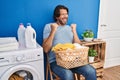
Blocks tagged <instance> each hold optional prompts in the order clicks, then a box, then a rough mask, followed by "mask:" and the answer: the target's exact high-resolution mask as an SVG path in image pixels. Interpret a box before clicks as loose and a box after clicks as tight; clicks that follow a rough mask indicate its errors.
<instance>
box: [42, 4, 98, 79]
mask: <svg viewBox="0 0 120 80" xmlns="http://www.w3.org/2000/svg"><path fill="white" fill-rule="evenodd" d="M68 13H69V11H68V8H67V7H65V6H63V5H58V6H56V8H55V10H54V16H53V17H54V20H55V23H49V24H46V26H45V28H44V31H43V39H44V40H43V49H44V52H45V53H47V54H48V56H49V62H50V66H51V69H52V71H53V72H54V73H55V74H57V75H58V76H59V77H60V79H61V80H74V76H73V73H78V74H82V75H83V76H85V78H86V80H96V71H95V69H94V68H93V67H92V66H90V65H89V64H88V65H85V66H81V67H77V68H73V69H65V68H63V67H61V66H59V65H57V64H56V58H55V54H54V53H53V52H52V51H51V48H52V47H53V46H55V45H56V44H58V43H81V41H80V40H79V38H78V35H77V32H76V24H71V26H69V25H67V20H68Z"/></svg>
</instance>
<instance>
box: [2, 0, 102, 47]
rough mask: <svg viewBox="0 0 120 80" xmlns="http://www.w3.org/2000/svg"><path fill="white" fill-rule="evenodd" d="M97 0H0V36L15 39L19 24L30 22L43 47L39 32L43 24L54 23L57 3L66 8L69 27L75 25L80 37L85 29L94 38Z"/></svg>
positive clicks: (96, 22)
mask: <svg viewBox="0 0 120 80" xmlns="http://www.w3.org/2000/svg"><path fill="white" fill-rule="evenodd" d="M99 2H100V0H0V37H6V36H12V37H14V36H15V37H17V29H18V25H19V23H21V22H22V23H24V25H25V26H26V24H27V22H30V23H31V24H32V26H33V28H34V29H35V30H36V33H37V41H38V43H39V44H40V45H41V44H42V35H43V34H42V33H43V28H44V25H45V24H46V23H49V22H53V18H52V14H53V10H54V7H55V6H56V5H57V4H63V5H66V6H67V7H68V8H69V11H70V14H69V20H68V24H71V23H76V24H77V32H78V35H79V38H82V37H81V33H82V32H83V31H84V30H85V29H92V30H93V31H94V33H95V37H96V35H97V28H98V13H99Z"/></svg>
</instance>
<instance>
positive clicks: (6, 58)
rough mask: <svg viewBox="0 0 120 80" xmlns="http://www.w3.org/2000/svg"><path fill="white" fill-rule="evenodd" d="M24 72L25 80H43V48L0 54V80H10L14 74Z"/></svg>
mask: <svg viewBox="0 0 120 80" xmlns="http://www.w3.org/2000/svg"><path fill="white" fill-rule="evenodd" d="M21 71H24V72H26V73H27V76H28V77H29V78H28V79H27V80H44V59H43V48H42V47H41V46H39V47H37V48H35V49H18V50H14V51H6V52H0V80H10V77H11V76H13V75H14V74H16V73H19V72H21Z"/></svg>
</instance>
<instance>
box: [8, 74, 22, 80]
mask: <svg viewBox="0 0 120 80" xmlns="http://www.w3.org/2000/svg"><path fill="white" fill-rule="evenodd" d="M9 80H24V78H23V77H21V76H19V75H17V74H13V75H11V76H10V78H9Z"/></svg>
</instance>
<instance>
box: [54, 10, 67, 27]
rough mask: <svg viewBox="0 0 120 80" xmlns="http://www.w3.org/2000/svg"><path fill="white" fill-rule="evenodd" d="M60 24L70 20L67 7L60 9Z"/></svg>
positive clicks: (58, 19) (58, 20)
mask: <svg viewBox="0 0 120 80" xmlns="http://www.w3.org/2000/svg"><path fill="white" fill-rule="evenodd" d="M56 19H57V22H58V23H59V24H60V25H65V24H66V23H67V20H68V13H67V10H66V9H60V16H59V17H57V18H56Z"/></svg>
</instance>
